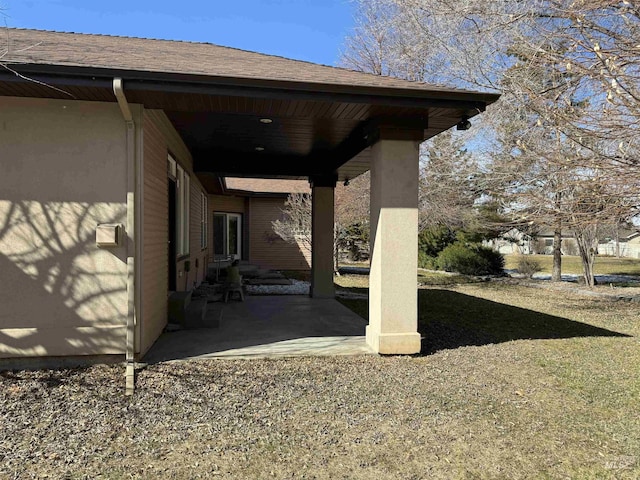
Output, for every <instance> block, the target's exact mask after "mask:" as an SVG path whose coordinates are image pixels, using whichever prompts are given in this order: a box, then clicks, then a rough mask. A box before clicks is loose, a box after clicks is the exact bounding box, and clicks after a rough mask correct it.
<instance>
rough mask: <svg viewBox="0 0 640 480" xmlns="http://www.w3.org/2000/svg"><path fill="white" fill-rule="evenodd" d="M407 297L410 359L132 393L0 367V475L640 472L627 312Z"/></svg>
mask: <svg viewBox="0 0 640 480" xmlns="http://www.w3.org/2000/svg"><path fill="white" fill-rule="evenodd" d="M353 288H356V287H355V286H354V287H353ZM358 288H359V287H358ZM419 298H420V330H421V332H422V333H423V334H424V335H425V341H424V350H425V354H423V355H420V356H414V357H376V356H361V357H343V358H292V359H281V360H252V361H223V360H216V361H189V362H183V363H174V364H171V363H166V364H158V365H152V366H149V367H148V368H147V369H145V370H143V371H141V372H140V374H139V377H138V391H137V394H136V396H135V397H134V398H132V399H126V398H124V397H122V395H121V393H122V386H123V378H122V374H123V368H122V367H121V366H98V367H93V368H89V369H81V370H62V371H45V372H16V373H5V374H3V375H2V376H0V478H36V477H37V476H39V475H44V474H48V475H49V478H70V479H76V478H77V479H80V478H113V479H120V478H144V479H153V478H163V479H171V478H179V479H182V478H185V479H187V478H188V479H192V478H234V479H235V478H243V479H245V478H246V479H253V478H258V479H263V478H264V479H267V478H268V479H271V478H276V479H285V478H287V479H293V478H308V479H313V478H316V479H330V478H331V479H334V478H335V479H338V478H339V479H367V480H369V479H371V478H376V479H399V478H402V479H427V478H437V479H439V478H441V479H529V478H577V479H601V478H602V479H609V478H610V479H614V478H615V479H618V478H622V479H635V478H639V477H640V453H639V452H640V417H639V416H638V405H640V382H638V377H637V375H638V371H640V348H638V347H639V346H640V345H639V344H638V336H639V335H640V324H639V322H638V304H637V303H631V302H609V301H603V300H600V299H596V298H591V297H582V296H574V295H572V294H571V293H567V292H556V291H553V290H549V291H547V290H539V289H531V288H525V287H522V286H519V285H514V284H510V283H508V282H492V283H482V284H468V285H459V286H452V287H447V288H425V289H421V290H420V291H419ZM348 303H351V304H352V305H356V304H358V305H361V304H362V301H357V300H356V301H350V302H348Z"/></svg>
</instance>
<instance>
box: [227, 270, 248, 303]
mask: <svg viewBox="0 0 640 480" xmlns="http://www.w3.org/2000/svg"><path fill="white" fill-rule="evenodd" d="M236 292H237V293H239V294H240V301H242V302H244V292H243V291H242V275H240V272H239V270H238V261H237V260H235V261H234V262H233V263H232V264H231V265H230V266H229V267H227V280H226V281H225V283H224V303H227V301H228V300H229V297H231V296H232V295H233V294H234V293H236Z"/></svg>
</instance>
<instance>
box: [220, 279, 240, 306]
mask: <svg viewBox="0 0 640 480" xmlns="http://www.w3.org/2000/svg"><path fill="white" fill-rule="evenodd" d="M236 292H237V293H239V294H240V301H241V302H244V292H243V291H242V283H229V284H227V285H225V286H224V303H227V301H228V300H229V298H230V297H231V298H232V296H233V294H234V293H236Z"/></svg>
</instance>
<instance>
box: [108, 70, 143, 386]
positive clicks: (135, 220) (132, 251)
mask: <svg viewBox="0 0 640 480" xmlns="http://www.w3.org/2000/svg"><path fill="white" fill-rule="evenodd" d="M113 93H114V94H115V96H116V99H117V101H118V106H119V107H120V111H121V113H122V117H123V118H124V123H125V126H126V129H127V139H126V149H127V153H126V156H127V158H126V161H127V179H128V180H127V225H126V229H125V230H126V239H127V321H126V332H127V334H126V354H125V362H126V372H125V376H126V387H125V395H133V392H134V391H135V361H136V324H137V321H138V319H139V318H140V305H141V301H140V300H141V294H140V290H141V289H140V286H141V283H140V275H141V268H140V259H141V243H142V232H141V225H142V223H141V221H140V212H141V211H142V210H141V207H142V198H141V193H140V192H141V190H142V189H141V188H140V185H141V181H142V174H141V165H140V163H141V162H140V160H141V159H140V155H137V150H136V124H135V121H134V119H133V114H132V113H131V109H130V108H129V103H128V102H127V98H126V96H125V94H124V88H123V84H122V79H121V78H114V79H113Z"/></svg>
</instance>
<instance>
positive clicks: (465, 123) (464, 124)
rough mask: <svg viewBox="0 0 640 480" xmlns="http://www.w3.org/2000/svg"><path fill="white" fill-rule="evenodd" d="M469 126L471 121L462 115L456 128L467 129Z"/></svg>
mask: <svg viewBox="0 0 640 480" xmlns="http://www.w3.org/2000/svg"><path fill="white" fill-rule="evenodd" d="M470 128H471V122H470V121H469V117H468V116H466V115H463V116H462V120H460V121H459V122H458V124H457V125H456V130H469V129H470Z"/></svg>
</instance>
